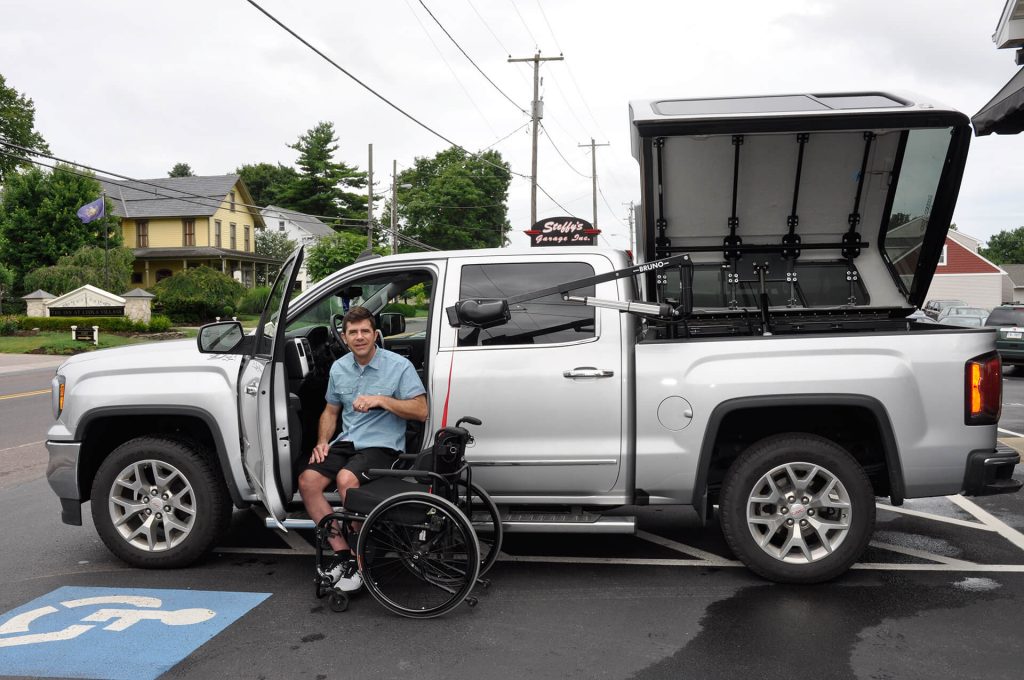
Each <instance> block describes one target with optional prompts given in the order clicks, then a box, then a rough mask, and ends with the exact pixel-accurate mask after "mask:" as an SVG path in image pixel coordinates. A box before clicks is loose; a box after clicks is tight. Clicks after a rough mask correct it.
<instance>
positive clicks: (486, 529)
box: [458, 479, 505, 576]
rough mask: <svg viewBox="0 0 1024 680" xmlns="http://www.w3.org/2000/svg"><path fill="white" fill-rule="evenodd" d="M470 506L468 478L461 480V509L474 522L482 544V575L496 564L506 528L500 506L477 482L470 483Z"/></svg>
mask: <svg viewBox="0 0 1024 680" xmlns="http://www.w3.org/2000/svg"><path fill="white" fill-rule="evenodd" d="M469 502H470V507H469V508H467V507H465V504H466V480H464V479H460V480H459V503H458V506H459V510H461V511H462V513H463V514H464V515H465V516H466V517H468V518H469V519H470V521H471V522H472V523H473V529H474V531H476V540H477V542H478V543H479V544H480V576H483V575H484V574H486V573H487V572H488V571H489V570H490V568H491V567H493V566H494V562H495V560H497V559H498V554H499V553H500V552H501V541H502V539H503V538H504V536H505V528H504V525H502V523H501V513H500V512H499V511H498V506H497V505H496V504H495V503H494V501H493V500H491V497H490V496H488V495H487V492H486V491H484V490H483V489H481V488H480V487H479V486H477V485H476V484H472V485H470V500H469Z"/></svg>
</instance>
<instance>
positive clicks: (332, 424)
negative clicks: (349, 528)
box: [299, 307, 427, 591]
mask: <svg viewBox="0 0 1024 680" xmlns="http://www.w3.org/2000/svg"><path fill="white" fill-rule="evenodd" d="M341 330H342V338H343V339H344V342H345V344H346V345H347V346H348V349H349V352H348V354H346V355H344V356H342V357H341V358H340V359H338V360H337V361H335V362H334V364H333V365H332V366H331V376H330V381H329V382H328V385H327V395H326V400H327V405H326V406H325V407H324V410H323V413H321V414H320V424H319V428H318V433H317V442H316V446H314V447H313V453H312V455H311V456H310V458H309V463H308V464H307V465H306V468H305V469H304V470H303V471H302V473H301V474H300V475H299V493H300V494H301V495H302V501H303V503H304V504H305V505H306V511H307V512H308V513H309V516H310V518H311V519H312V520H313V521H314V522H317V523H319V522H320V520H321V519H322V518H323V517H325V516H326V515H328V514H330V513H331V512H332V511H333V510H332V508H331V504H330V503H328V502H327V499H326V498H325V496H324V492H325V491H326V490H327V487H328V486H330V485H331V483H332V482H334V483H336V484H337V486H338V494H339V495H340V496H341V502H342V504H344V503H345V495H346V493H347V492H348V490H349V489H354V488H357V487H358V486H359V485H360V484H361V483H363V482H366V481H368V480H369V477H368V476H367V472H368V471H369V470H370V469H373V468H378V469H379V468H390V467H392V465H394V463H395V461H396V460H397V456H398V454H399V453H402V452H403V451H404V450H405V431H406V422H405V421H406V420H418V421H420V422H423V421H425V420H426V419H427V398H426V391H425V390H424V389H423V383H422V382H421V381H420V379H419V376H417V375H416V369H415V368H414V367H413V365H412V364H411V363H410V362H409V360H408V359H406V358H405V357H403V356H401V355H399V354H395V353H394V352H391V351H388V350H386V349H384V348H382V347H378V346H377V345H376V343H375V340H376V335H377V328H376V324H375V322H374V318H373V314H372V313H371V312H370V311H369V310H368V309H366V308H365V307H352V308H351V309H350V310H349V311H348V312H347V313H346V314H345V316H344V318H343V319H342V326H341ZM339 415H340V416H341V420H340V421H339V420H338V416H339ZM339 423H340V424H341V425H342V428H341V431H340V432H338V433H337V435H335V430H336V429H337V428H338V425H339ZM332 435H334V438H333V439H332V438H331V437H332ZM328 542H329V543H330V545H331V548H332V549H333V550H334V553H335V558H334V559H333V560H332V561H331V562H330V563H329V564H328V565H327V567H326V571H327V572H328V573H329V574H330V575H331V577H332V579H333V580H334V583H335V585H336V586H337V587H339V588H340V589H341V590H343V591H353V590H358V589H359V587H360V586H361V585H362V579H361V578H360V576H359V572H358V571H357V569H356V564H355V560H354V559H353V558H352V553H351V551H350V549H349V545H348V543H347V542H346V541H345V537H344V536H342V535H341V533H340V532H338V531H333V532H331V535H330V537H329V539H328Z"/></svg>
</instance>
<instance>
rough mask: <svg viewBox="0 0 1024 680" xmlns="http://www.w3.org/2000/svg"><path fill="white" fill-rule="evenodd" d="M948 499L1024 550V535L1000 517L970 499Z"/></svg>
mask: <svg viewBox="0 0 1024 680" xmlns="http://www.w3.org/2000/svg"><path fill="white" fill-rule="evenodd" d="M947 498H949V500H951V501H953V502H954V503H956V504H957V505H959V506H960V507H961V508H963V509H964V510H966V511H967V512H969V513H971V514H972V515H974V516H975V517H977V518H978V519H979V520H981V521H982V522H984V523H985V524H986V525H987V526H988V527H990V528H991V529H992V530H993V531H995V532H997V533H998V534H999V535H1000V536H1002V537H1003V538H1005V539H1006V540H1008V541H1009V542H1010V543H1013V544H1014V545H1015V546H1017V547H1018V548H1020V549H1021V550H1024V534H1022V533H1021V532H1019V531H1017V530H1016V529H1014V528H1013V527H1011V526H1010V525H1008V524H1006V523H1005V522H1003V521H1002V520H1001V519H999V518H998V517H996V516H994V515H992V514H991V513H989V512H988V511H987V510H985V509H983V508H982V507H980V506H979V505H978V504H977V503H975V502H974V501H972V500H970V499H969V498H965V497H963V496H960V495H957V496H947Z"/></svg>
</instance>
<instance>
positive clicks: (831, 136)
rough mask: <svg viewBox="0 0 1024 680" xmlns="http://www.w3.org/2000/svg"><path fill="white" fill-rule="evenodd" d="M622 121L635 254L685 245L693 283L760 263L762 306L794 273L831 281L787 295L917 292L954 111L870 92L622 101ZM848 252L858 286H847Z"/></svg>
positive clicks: (944, 203) (886, 299)
mask: <svg viewBox="0 0 1024 680" xmlns="http://www.w3.org/2000/svg"><path fill="white" fill-rule="evenodd" d="M630 119H631V123H632V128H633V129H632V133H633V153H634V155H635V156H636V157H637V159H638V160H639V161H640V167H641V180H642V183H643V196H644V205H643V206H642V211H643V212H642V216H643V220H642V231H641V237H640V244H639V246H638V248H639V251H640V256H641V257H640V258H638V259H641V260H643V261H650V260H653V259H658V258H662V257H666V256H668V255H677V254H680V253H689V254H690V255H691V258H692V260H693V261H694V263H695V264H697V265H702V266H703V267H704V268H705V269H706V270H707V272H706V275H705V281H707V280H708V279H711V278H715V277H721V278H722V279H723V280H725V278H726V277H725V275H724V274H722V273H721V272H722V271H723V269H727V270H729V271H730V275H731V276H734V277H735V276H738V277H739V278H740V279H741V280H743V281H745V282H752V281H754V280H756V279H758V277H760V276H762V275H763V273H764V271H765V270H767V272H768V276H767V279H768V281H767V282H768V283H769V284H775V288H776V289H778V290H779V291H780V295H778V296H776V299H772V300H771V302H770V304H771V305H772V306H785V305H786V301H785V300H781V301H780V300H778V299H777V298H778V297H782V295H781V291H782V290H783V289H785V291H786V296H787V297H792V295H791V293H789V287H788V283H789V282H790V280H791V278H793V275H794V274H796V280H798V281H800V282H802V283H803V285H804V286H805V287H808V288H809V287H810V281H812V280H813V281H815V282H816V283H818V285H819V287H821V286H824V287H825V288H828V287H831V288H833V289H834V291H833V292H834V295H833V296H832V297H831V298H830V301H829V302H816V303H814V304H812V303H810V302H806V301H805V302H804V303H803V304H798V305H797V306H806V307H827V306H830V305H834V306H839V305H846V304H853V305H855V306H870V307H888V308H909V307H911V306H914V307H919V306H921V305H922V304H923V302H924V298H925V296H926V295H927V291H928V287H929V285H930V283H931V279H932V276H933V274H934V272H935V269H936V267H937V265H938V262H939V259H940V257H941V255H942V248H943V245H944V243H945V238H946V233H947V230H948V229H949V224H950V219H951V217H952V214H953V208H954V206H955V203H956V198H957V194H958V192H959V187H960V179H961V177H962V174H963V168H964V164H965V162H966V154H967V147H968V144H969V140H970V127H969V124H968V123H969V121H968V119H967V117H966V116H964V115H963V114H962V113H959V112H957V111H954V110H952V109H949V108H948V107H944V106H941V105H939V104H935V103H932V102H926V101H923V100H922V99H920V98H918V97H916V96H912V95H893V94H887V93H879V92H869V93H842V94H831V95H830V94H799V95H782V96H773V97H728V98H716V99H662V100H644V101H634V102H631V103H630ZM851 263H852V265H853V267H854V268H855V271H854V273H853V277H854V279H855V280H856V283H857V286H855V287H857V288H860V289H859V290H856V291H855V290H853V289H852V288H851V290H850V292H849V293H847V292H846V291H845V290H841V289H842V288H844V286H845V285H846V281H847V278H846V276H847V272H848V271H849V270H850V267H849V266H848V265H850V264H851ZM715 267H718V270H717V271H713V270H714V268H715ZM802 267H803V268H807V269H809V271H804V272H802V271H801V268H802ZM823 268H824V269H828V268H831V269H832V273H831V274H829V276H832V278H833V279H834V280H826V279H827V277H825V276H824V275H823V274H822V271H823ZM811 270H813V271H811ZM833 274H834V276H833ZM787 277H789V278H787ZM694 285H695V289H696V287H697V283H696V282H695V284H694ZM769 287H770V286H769ZM861 287H862V288H861ZM695 292H699V291H695ZM734 295H735V293H733V296H734ZM847 298H855V299H856V301H855V302H852V303H847V302H846V299H847ZM819 299H820V296H819ZM835 300H838V301H839V302H836V301H835ZM710 306H714V305H710ZM741 306H743V305H742V304H741ZM790 306H792V304H790Z"/></svg>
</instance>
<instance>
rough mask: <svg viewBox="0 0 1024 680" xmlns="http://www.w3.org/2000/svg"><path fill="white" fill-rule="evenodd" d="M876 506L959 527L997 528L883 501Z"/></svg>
mask: <svg viewBox="0 0 1024 680" xmlns="http://www.w3.org/2000/svg"><path fill="white" fill-rule="evenodd" d="M875 507H876V508H878V509H879V510H888V511H889V512H898V513H900V514H901V515H910V516H912V517H922V518H924V519H930V520H933V521H936V522H945V523H946V524H955V525H957V526H959V527H968V528H970V529H979V530H981V531H995V529H994V528H993V527H991V526H989V525H987V524H981V523H979V522H968V521H967V520H965V519H956V518H955V517H943V516H942V515H934V514H932V513H930V512H921V511H920V510H911V509H910V508H904V507H900V506H897V505H885V504H883V503H876V504H875Z"/></svg>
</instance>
